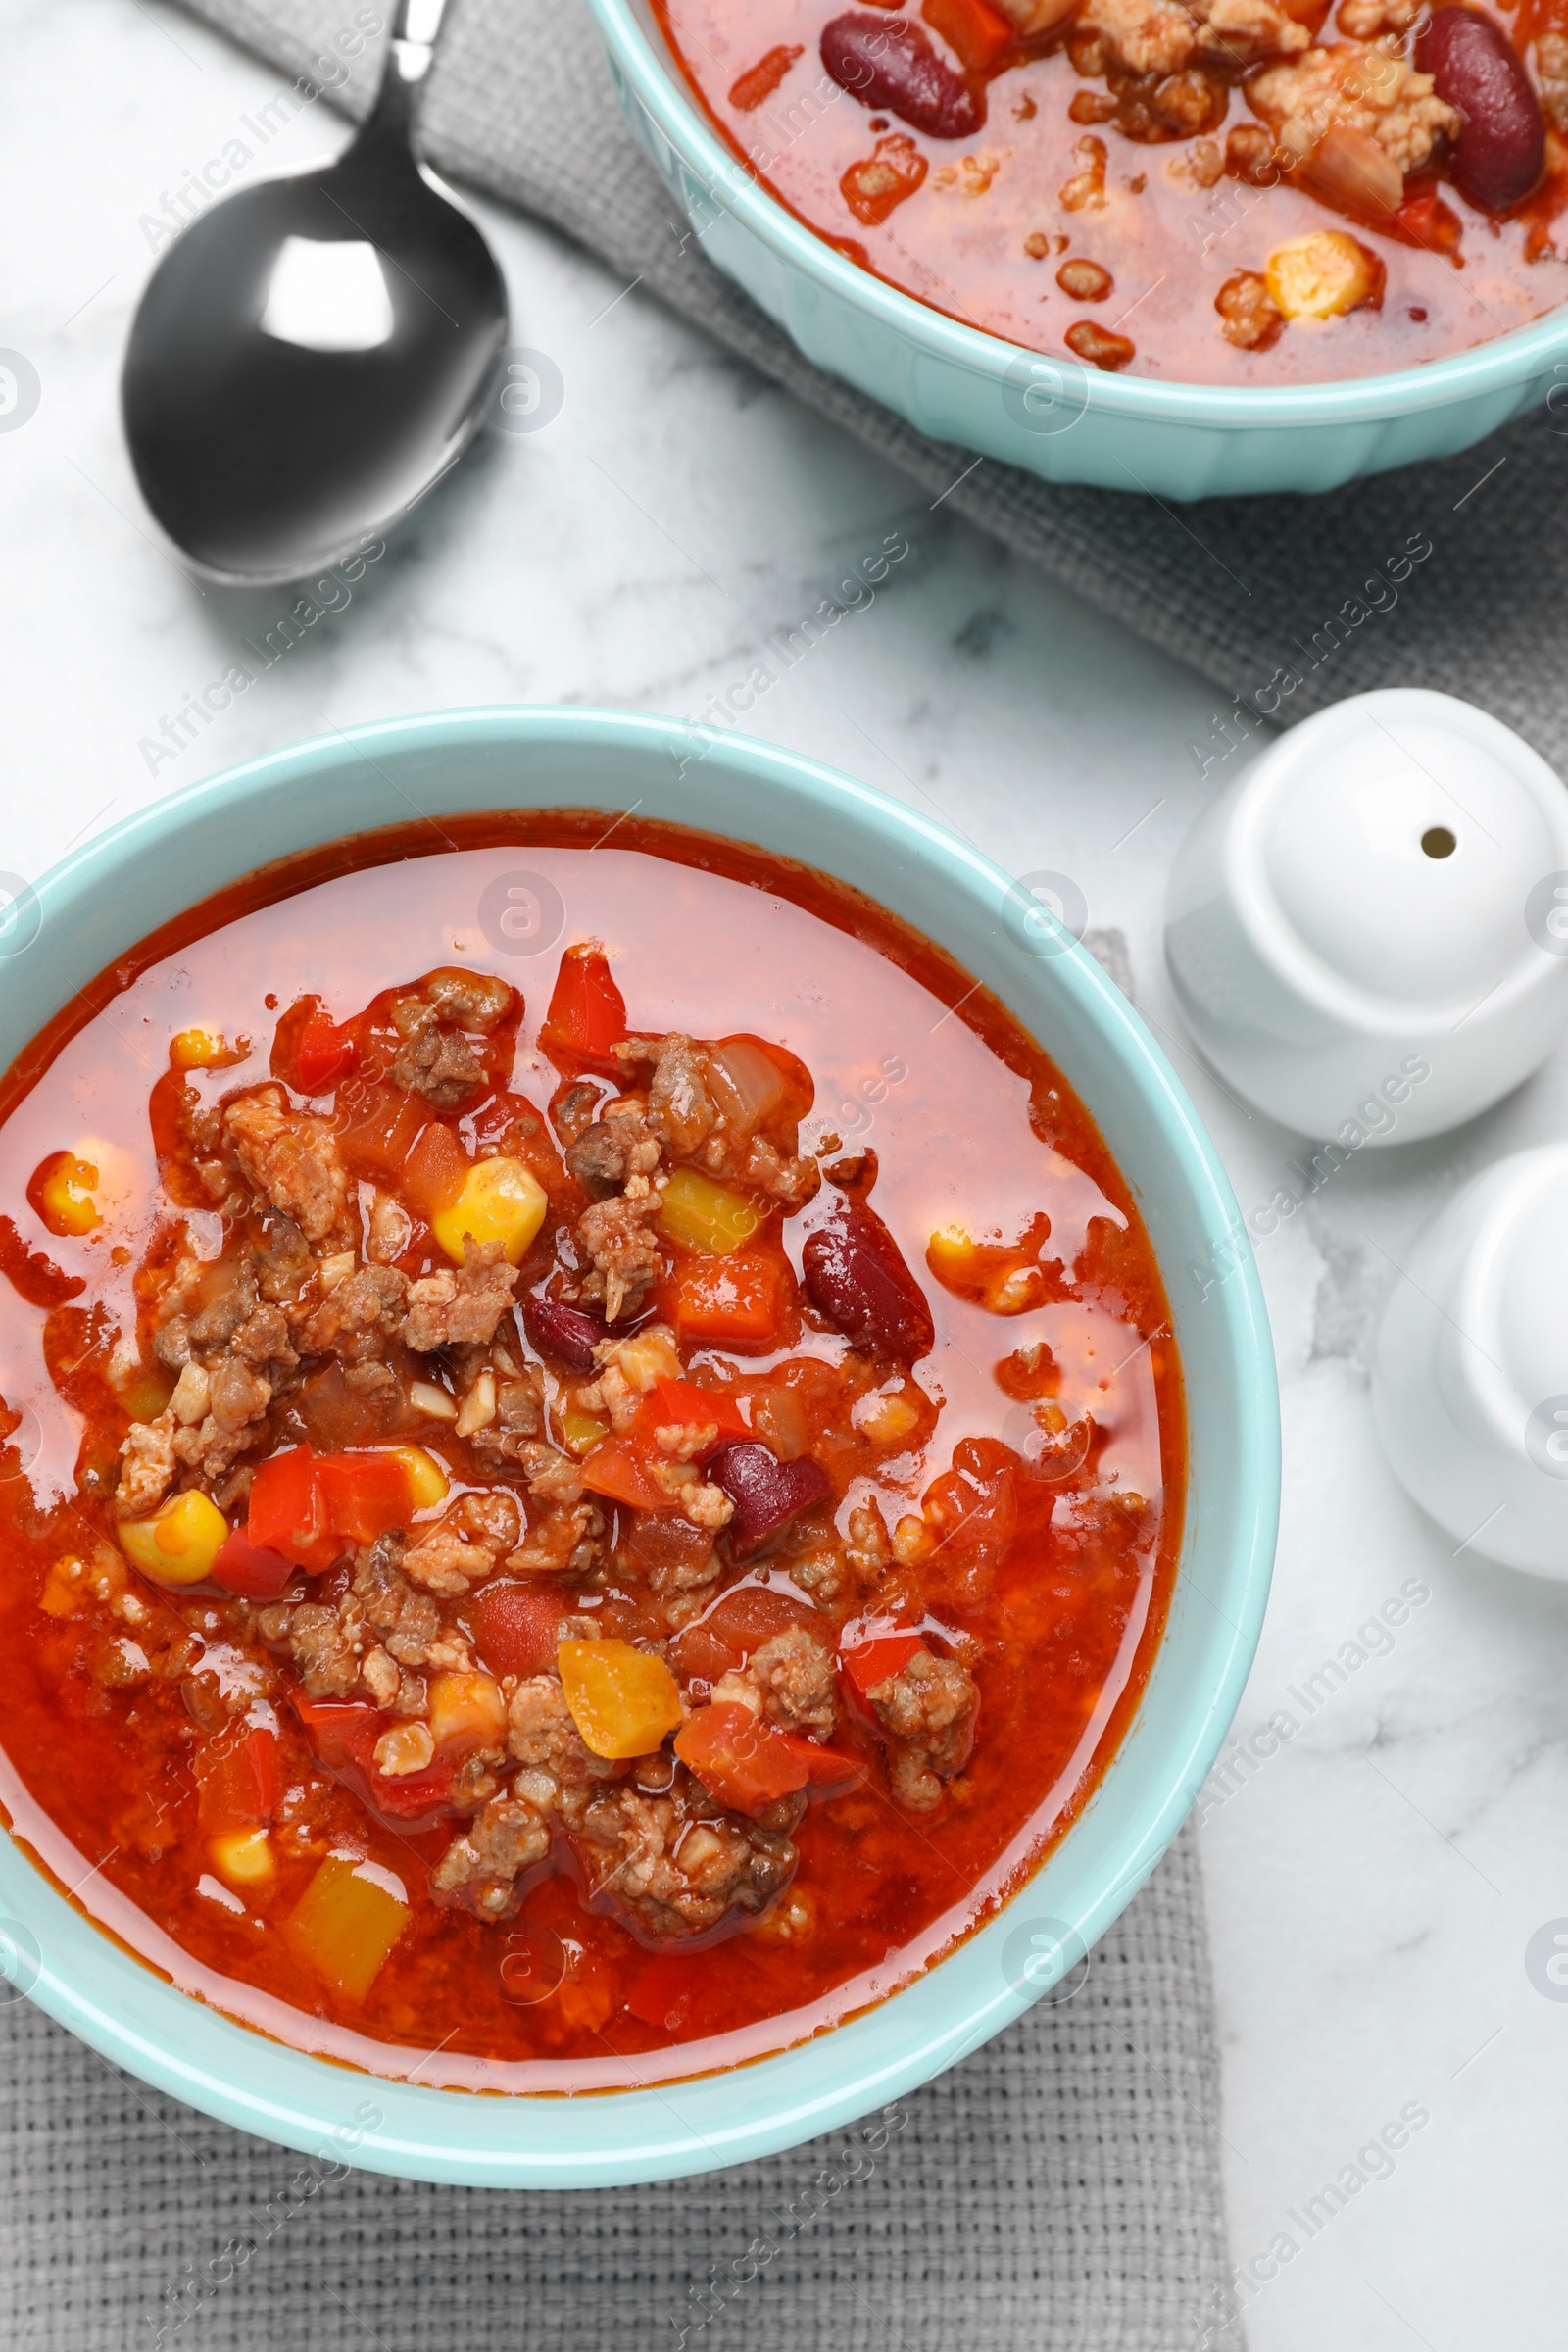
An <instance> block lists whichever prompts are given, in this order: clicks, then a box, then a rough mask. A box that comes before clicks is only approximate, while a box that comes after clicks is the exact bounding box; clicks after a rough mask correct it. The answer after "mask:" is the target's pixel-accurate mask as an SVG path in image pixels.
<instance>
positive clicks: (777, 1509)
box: [708, 1439, 833, 1560]
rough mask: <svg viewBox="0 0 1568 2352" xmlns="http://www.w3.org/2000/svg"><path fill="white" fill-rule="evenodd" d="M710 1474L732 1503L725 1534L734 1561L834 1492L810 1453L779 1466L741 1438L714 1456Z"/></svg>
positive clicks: (770, 1455) (757, 1548)
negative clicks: (732, 1508) (731, 1517)
mask: <svg viewBox="0 0 1568 2352" xmlns="http://www.w3.org/2000/svg"><path fill="white" fill-rule="evenodd" d="M708 1475H709V1477H710V1479H711V1481H712V1483H713V1485H714V1486H715V1487H722V1488H723V1490H724V1493H725V1494H726V1495H728V1496H729V1498H730V1500H731V1502H732V1503H733V1504H734V1505H735V1516H734V1517H733V1519H731V1521H730V1523H729V1527H728V1529H727V1531H726V1532H727V1534H728V1536H729V1550H730V1557H731V1559H733V1560H749V1559H750V1558H751V1557H752V1555H753V1553H754V1552H758V1551H760V1550H761V1548H762V1545H763V1544H765V1543H767V1542H768V1540H769V1539H770V1538H771V1537H773V1536H776V1535H777V1534H778V1531H779V1529H780V1528H781V1527H784V1526H787V1525H788V1523H789V1521H790V1520H791V1519H793V1518H794V1517H795V1514H796V1512H797V1511H805V1510H809V1508H810V1506H811V1504H812V1503H813V1502H825V1501H826V1500H827V1498H828V1496H829V1495H831V1494H832V1492H833V1487H832V1483H831V1481H830V1480H829V1478H828V1475H827V1472H826V1471H825V1470H824V1469H823V1468H822V1465H821V1463H820V1462H813V1461H812V1459H811V1457H810V1455H809V1453H805V1454H802V1455H801V1456H800V1457H799V1459H798V1460H796V1461H793V1462H781V1461H780V1460H779V1459H778V1456H777V1455H776V1454H774V1453H771V1452H769V1450H768V1448H767V1447H766V1446H759V1445H757V1444H755V1443H754V1442H753V1443H749V1442H748V1441H747V1440H745V1439H740V1440H738V1441H737V1442H736V1444H735V1445H733V1446H725V1447H724V1449H723V1451H722V1452H720V1453H715V1454H714V1456H713V1458H712V1460H711V1462H710V1463H709V1465H708Z"/></svg>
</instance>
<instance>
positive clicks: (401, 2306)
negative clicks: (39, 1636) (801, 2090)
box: [0, 1830, 1241, 2352]
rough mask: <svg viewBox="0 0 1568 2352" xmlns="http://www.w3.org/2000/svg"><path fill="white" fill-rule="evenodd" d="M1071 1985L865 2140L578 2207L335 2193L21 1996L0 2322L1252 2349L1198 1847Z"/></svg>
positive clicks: (856, 2133)
mask: <svg viewBox="0 0 1568 2352" xmlns="http://www.w3.org/2000/svg"><path fill="white" fill-rule="evenodd" d="M1081 1975H1082V1971H1081V1969H1080V1970H1079V1971H1075V1972H1073V1973H1072V1974H1070V1975H1069V1976H1068V1977H1066V1978H1064V1979H1063V1981H1062V1982H1063V1986H1064V1987H1067V1986H1071V1987H1075V1989H1074V1990H1073V1991H1072V1994H1071V1997H1070V1998H1069V1999H1066V2000H1063V2001H1061V2002H1059V2003H1056V2004H1054V2005H1053V2004H1052V2003H1051V2002H1050V2001H1049V2000H1047V2001H1043V2002H1041V2003H1039V2004H1038V2005H1037V2006H1036V2007H1035V2008H1034V2009H1032V2010H1031V2011H1030V2012H1029V2013H1028V2015H1027V2016H1026V2017H1025V2018H1023V2019H1022V2020H1020V2022H1019V2023H1018V2024H1017V2025H1016V2026H1014V2027H1012V2028H1011V2029H1010V2030H1009V2031H1008V2032H1007V2033H1005V2034H1001V2035H999V2037H998V2038H997V2039H996V2040H995V2041H993V2042H990V2043H988V2044H987V2046H986V2047H985V2048H984V2049H983V2050H980V2051H978V2052H977V2053H976V2054H975V2056H974V2057H972V2058H969V2059H967V2060H965V2062H964V2063H963V2064H962V2065H961V2066H958V2067H956V2068H955V2069H954V2070H953V2071H952V2073H950V2074H947V2075H944V2076H943V2077H942V2078H941V2079H940V2081H938V2082H934V2083H932V2084H930V2085H929V2086H928V2087H927V2088H926V2089H924V2090H922V2091H919V2092H917V2093H916V2094H915V2095H914V2096H912V2097H910V2098H907V2099H904V2100H900V2101H898V2102H896V2103H895V2104H894V2105H893V2106H891V2107H888V2108H883V2109H880V2110H878V2111H877V2112H876V2114H875V2116H874V2117H873V2118H872V2119H871V2120H870V2127H869V2130H868V2131H867V2129H866V2128H865V2127H863V2126H860V2127H853V2128H852V2129H851V2130H849V2131H841V2132H836V2133H834V2134H833V2135H832V2136H830V2137H828V2138H826V2139H819V2140H814V2141H813V2142H811V2144H810V2145H809V2146H808V2147H803V2148H799V2149H796V2150H795V2151H794V2152H793V2153H791V2154H789V2155H785V2156H775V2157H771V2158H769V2159H768V2160H767V2161H766V2162H764V2163H760V2164H747V2165H738V2166H734V2167H731V2168H729V2169H728V2170H726V2171H724V2172H719V2173H709V2174H706V2175H704V2176H703V2177H702V2178H701V2179H699V2180H688V2181H681V2182H675V2183H672V2184H670V2185H667V2186H661V2187H654V2188H618V2189H602V2190H601V2189H577V2190H570V2191H562V2192H559V2193H557V2192H548V2191H535V2192H533V2193H523V2192H509V2191H503V2190H490V2189H471V2188H432V2187H428V2186H425V2185H422V2184H420V2183H418V2182H414V2181H404V2180H381V2179H379V2178H377V2177H375V2176H372V2175H368V2174H364V2173H338V2174H337V2175H336V2177H334V2169H333V2167H332V2165H331V2164H328V2163H323V2162H321V2161H319V2160H318V2161H314V2162H313V2161H311V2160H308V2159H306V2158H304V2157H300V2156H294V2155H290V2154H288V2153H287V2152H285V2151H284V2150H282V2149H279V2148H275V2147H270V2146H269V2145H267V2144H266V2143H264V2142H263V2141H261V2140H256V2139H249V2138H245V2137H243V2136H242V2135H241V2134H240V2133H239V2132H237V2131H229V2130H228V2129H227V2128H226V2127H225V2126H223V2125H221V2124H215V2123H210V2122H209V2121H208V2120H207V2119H206V2117H204V2116H200V2115H195V2114H193V2113H192V2112H191V2111H190V2110H189V2109H188V2108H185V2107H182V2106H179V2105H176V2104H175V2103H174V2102H173V2101H172V2100H170V2099H166V2098H162V2097H160V2096H159V2095H158V2094H157V2093H156V2092H154V2091H150V2090H148V2089H147V2088H146V2087H145V2086H144V2085H142V2084H141V2083H138V2082H133V2081H131V2080H130V2078H129V2077H128V2076H123V2075H121V2074H119V2073H117V2072H116V2071H115V2070H114V2069H113V2068H112V2067H110V2066H108V2065H106V2064H105V2062H104V2061H103V2060H102V2059H101V2058H98V2057H96V2056H94V2054H93V2053H92V2052H91V2051H90V2050H87V2049H85V2048H83V2047H82V2046H81V2044H80V2043H78V2042H76V2041H73V2039H72V2037H71V2036H70V2034H66V2033H64V2032H63V2031H62V2030H61V2028H60V2027H58V2026H56V2025H55V2024H53V2023H52V2021H51V2020H50V2019H48V2018H46V2017H45V2016H44V2015H43V2014H42V2012H41V2011H39V2010H37V2009H34V2008H33V2007H32V2006H31V2005H30V2004H29V2003H28V2002H26V2001H22V2000H18V2001H14V2002H13V2003H12V2005H11V2006H10V2007H9V2008H6V2009H4V2010H0V2038H3V2043H4V2076H5V2083H6V2091H5V2095H4V2097H3V2098H0V2331H3V2334H4V2338H5V2341H6V2342H7V2343H8V2344H18V2343H25V2344H28V2345H41V2346H47V2347H51V2348H58V2352H176V2348H177V2352H319V2348H320V2347H321V2346H323V2345H326V2344H329V2343H330V2344H334V2345H341V2346H343V2347H344V2348H345V2352H377V2347H379V2348H380V2352H523V2348H524V2347H526V2352H633V2348H635V2352H662V2348H663V2347H666V2346H667V2347H668V2352H739V2347H740V2346H742V2345H744V2346H746V2348H747V2352H827V2348H828V2347H830V2346H831V2347H832V2352H951V2347H952V2346H953V2345H954V2344H955V2343H960V2344H964V2345H968V2346H974V2347H976V2348H977V2352H1240V2345H1241V2336H1240V2333H1239V2331H1237V2330H1236V2329H1234V2328H1233V2327H1230V2326H1228V2325H1227V2322H1226V2318H1225V2312H1226V2308H1227V2296H1228V2287H1227V2283H1226V2280H1227V2272H1226V2267H1225V2238H1224V2229H1223V2224H1222V2221H1221V2218H1220V2214H1221V2204H1220V2186H1219V2174H1218V2164H1217V2161H1216V2159H1217V2150H1218V2146H1219V2139H1218V2131H1217V2119H1218V2114H1219V2068H1218V2062H1217V2055H1216V2049H1215V2040H1214V2028H1213V2019H1212V2016H1211V2013H1210V2002H1209V1973H1208V1949H1207V1944H1206V1941H1205V1938H1204V1933H1203V1909H1202V1890H1201V1885H1200V1881H1199V1873H1198V1858H1197V1846H1196V1842H1195V1840H1194V1838H1193V1834H1192V1832H1191V1830H1188V1831H1185V1832H1184V1833H1183V1834H1182V1836H1181V1837H1180V1838H1178V1839H1177V1841H1176V1844H1175V1845H1174V1846H1173V1847H1172V1848H1171V1851H1170V1853H1169V1854H1168V1855H1167V1856H1166V1859H1165V1860H1164V1862H1163V1863H1162V1864H1161V1865H1160V1867H1159V1869H1158V1871H1157V1872H1156V1873H1155V1876H1154V1877H1153V1879H1152V1881H1151V1882H1150V1884H1149V1886H1148V1887H1146V1888H1145V1890H1144V1892H1143V1893H1142V1894H1141V1895H1140V1896H1139V1897H1138V1898H1137V1900H1136V1901H1135V1902H1134V1903H1133V1905H1132V1906H1131V1908H1130V1909H1129V1910H1128V1911H1127V1912H1126V1913H1125V1914H1124V1915H1123V1917H1122V1919H1121V1920H1120V1921H1119V1922H1118V1923H1117V1925H1116V1926H1115V1927H1114V1928H1112V1929H1111V1931H1110V1933H1109V1934H1108V1935H1107V1936H1105V1937H1104V1938H1103V1941H1102V1942H1101V1943H1100V1944H1099V1945H1098V1946H1097V1947H1096V1949H1095V1951H1094V1952H1093V1954H1092V1955H1091V1957H1090V1960H1089V1964H1088V1973H1087V1976H1082V1981H1081V1982H1080V1981H1079V1979H1080V1976H1081ZM3 1989H4V1988H3V1986H0V1990H3Z"/></svg>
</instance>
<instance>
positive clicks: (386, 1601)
mask: <svg viewBox="0 0 1568 2352" xmlns="http://www.w3.org/2000/svg"><path fill="white" fill-rule="evenodd" d="M403 1554H404V1546H403V1543H402V1539H401V1538H399V1537H397V1536H380V1537H378V1538H377V1539H376V1541H375V1543H373V1544H369V1545H368V1547H367V1548H366V1549H365V1550H364V1551H363V1552H361V1554H360V1555H359V1559H358V1562H357V1564H356V1567H355V1571H354V1597H355V1600H356V1601H357V1602H358V1604H359V1606H360V1609H361V1610H362V1612H363V1614H364V1616H365V1620H366V1623H367V1624H368V1625H369V1626H370V1627H371V1628H372V1629H373V1630H374V1632H375V1633H377V1634H378V1635H379V1636H380V1638H381V1642H382V1644H383V1646H384V1647H385V1649H386V1651H387V1654H388V1656H389V1657H391V1658H393V1659H394V1660H395V1661H396V1662H397V1664H398V1665H400V1666H407V1667H410V1668H413V1669H416V1670H417V1669H418V1668H420V1667H424V1666H435V1667H449V1668H451V1669H453V1670H454V1671H456V1672H459V1673H461V1672H464V1671H466V1668H467V1666H468V1665H469V1663H470V1660H469V1655H468V1649H467V1644H466V1642H463V1641H462V1639H461V1638H460V1637H459V1636H457V1635H455V1634H446V1633H444V1632H443V1630H442V1624H441V1612H440V1610H439V1609H438V1608H437V1607H436V1604H435V1602H434V1601H433V1600H432V1599H431V1598H430V1596H429V1594H428V1593H417V1592H416V1591H415V1589H414V1587H413V1586H412V1585H411V1584H410V1583H409V1580H408V1578H407V1577H406V1576H405V1575H404V1574H403V1569H402V1561H403Z"/></svg>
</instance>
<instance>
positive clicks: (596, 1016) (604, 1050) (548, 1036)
mask: <svg viewBox="0 0 1568 2352" xmlns="http://www.w3.org/2000/svg"><path fill="white" fill-rule="evenodd" d="M625 1034H626V1000H625V998H624V997H623V996H622V995H621V993H620V991H619V989H618V988H617V987H616V986H615V983H614V981H613V978H612V977H611V971H610V963H609V959H608V958H607V957H606V956H605V954H604V951H603V950H602V949H600V948H594V947H577V948H568V949H567V950H566V953H565V954H564V956H563V957H562V958H561V969H560V970H559V971H558V972H557V974H556V985H555V988H554V990H553V991H552V994H551V998H550V1009H549V1011H548V1012H547V1013H546V1014H545V1018H544V1026H543V1027H542V1028H541V1030H540V1032H539V1043H540V1044H541V1045H542V1046H543V1047H544V1049H545V1051H546V1052H547V1053H548V1054H567V1055H569V1056H570V1057H571V1059H572V1060H574V1061H576V1062H579V1063H581V1064H582V1065H583V1066H584V1067H586V1068H588V1069H599V1070H606V1071H609V1072H610V1073H611V1074H612V1075H613V1074H614V1073H615V1072H616V1070H617V1067H618V1065H617V1063H616V1061H615V1058H614V1055H613V1054H612V1052H611V1048H612V1047H613V1046H617V1045H619V1044H620V1042H621V1040H622V1039H623V1038H624V1037H625Z"/></svg>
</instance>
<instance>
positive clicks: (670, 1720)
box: [556, 1642, 685, 1757]
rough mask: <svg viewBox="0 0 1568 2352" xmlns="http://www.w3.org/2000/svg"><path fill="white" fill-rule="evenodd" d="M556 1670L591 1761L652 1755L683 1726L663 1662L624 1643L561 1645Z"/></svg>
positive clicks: (673, 1686)
mask: <svg viewBox="0 0 1568 2352" xmlns="http://www.w3.org/2000/svg"><path fill="white" fill-rule="evenodd" d="M556 1666H557V1670H558V1672H559V1673H560V1676H561V1687H562V1690H563V1691H564V1692H565V1694H566V1704H567V1706H568V1707H569V1708H570V1709H571V1720H572V1722H573V1723H574V1724H575V1725H576V1726H577V1729H578V1731H579V1732H580V1733H581V1734H582V1738H583V1744H584V1745H585V1746H586V1747H591V1748H592V1749H593V1752H594V1754H595V1755H596V1756H611V1757H620V1756H648V1755H652V1754H653V1752H654V1750H655V1748H657V1747H658V1746H659V1744H660V1742H661V1741H662V1740H663V1738H664V1736H665V1734H666V1733H667V1732H673V1731H676V1730H678V1729H679V1727H680V1725H681V1724H682V1723H683V1722H684V1721H685V1710H684V1709H683V1708H682V1706H681V1703H680V1690H679V1687H678V1686H677V1684H676V1681H675V1677H674V1676H673V1675H672V1674H671V1673H670V1671H669V1668H668V1667H667V1666H666V1665H665V1664H664V1661H663V1659H662V1658H654V1657H650V1656H649V1654H648V1652H647V1651H646V1650H642V1649H634V1648H633V1647H632V1645H631V1643H630V1642H562V1643H561V1645H560V1647H559V1648H558V1650H557V1651H556Z"/></svg>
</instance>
